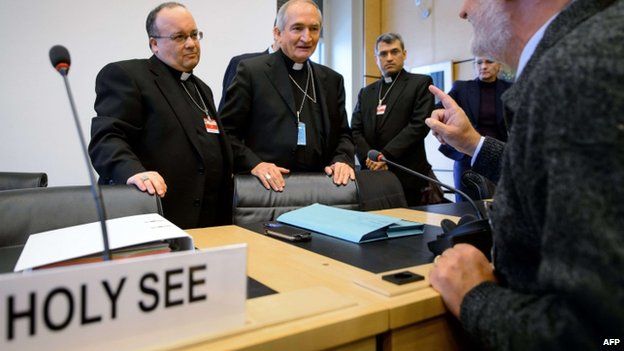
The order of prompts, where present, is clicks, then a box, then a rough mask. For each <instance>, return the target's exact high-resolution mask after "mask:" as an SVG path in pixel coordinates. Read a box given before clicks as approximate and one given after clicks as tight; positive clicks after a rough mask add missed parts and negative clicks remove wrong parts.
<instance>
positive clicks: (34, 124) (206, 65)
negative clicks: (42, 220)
mask: <svg viewBox="0 0 624 351" xmlns="http://www.w3.org/2000/svg"><path fill="white" fill-rule="evenodd" d="M161 2H162V1H160V0H107V1H97V0H50V1H48V0H20V1H10V0H0V48H2V55H0V67H3V72H2V79H1V80H0V145H1V147H0V171H20V172H28V171H32V172H39V171H44V172H47V173H48V176H49V184H50V186H58V185H70V184H71V185H73V184H87V183H88V176H87V172H86V167H85V165H84V161H83V156H82V154H81V151H80V145H79V142H78V136H77V134H76V130H75V127H74V124H73V120H72V117H71V110H70V107H69V102H68V100H67V97H66V95H65V88H64V85H63V82H62V79H61V77H60V75H59V74H58V73H57V72H56V71H54V69H53V68H52V66H51V65H50V61H49V58H48V50H49V49H50V47H52V46H53V45H55V44H62V45H64V46H66V47H67V48H68V49H69V51H70V53H71V57H72V66H71V69H70V74H69V79H70V82H71V86H72V90H73V93H74V97H75V99H76V104H77V108H78V114H79V116H80V121H81V123H82V129H83V132H84V133H85V135H86V136H87V142H88V139H89V135H90V132H89V131H90V126H91V117H93V116H94V115H95V111H94V110H93V102H94V101H95V91H94V86H95V77H96V75H97V73H98V71H99V70H100V69H101V68H102V67H103V66H104V65H105V64H107V63H108V62H112V61H117V60H124V59H130V58H146V57H149V56H150V55H151V52H150V51H149V47H148V44H147V34H146V33H145V18H146V16H147V13H148V12H149V11H150V10H151V9H152V8H153V7H155V6H157V5H158V4H159V3H161ZM182 2H183V3H184V4H185V5H186V6H187V7H188V8H189V10H190V11H191V12H192V13H193V15H194V17H195V21H196V22H197V25H198V28H199V29H201V30H203V31H204V40H203V41H202V42H201V45H202V59H201V61H200V64H199V66H198V67H197V68H196V69H195V73H196V74H197V75H198V76H199V77H200V78H202V79H203V80H204V81H205V82H206V83H207V84H208V85H209V86H210V87H211V88H212V89H213V92H214V95H215V101H217V102H218V101H219V99H220V97H221V82H222V79H223V72H224V70H225V67H226V66H227V63H228V62H229V59H230V58H231V57H232V56H234V55H237V54H240V53H243V52H253V51H262V50H264V49H265V48H266V47H267V46H268V45H269V44H270V43H271V41H272V34H271V29H272V26H273V19H274V17H275V6H276V5H275V0H227V1H217V0H186V1H184V0H182Z"/></svg>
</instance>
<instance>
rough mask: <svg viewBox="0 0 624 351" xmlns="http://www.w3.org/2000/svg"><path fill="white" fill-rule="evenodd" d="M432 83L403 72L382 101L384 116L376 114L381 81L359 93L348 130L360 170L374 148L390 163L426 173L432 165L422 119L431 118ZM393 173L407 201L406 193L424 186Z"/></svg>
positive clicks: (427, 79) (364, 165) (415, 180)
mask: <svg viewBox="0 0 624 351" xmlns="http://www.w3.org/2000/svg"><path fill="white" fill-rule="evenodd" d="M431 84H433V81H432V79H431V77H429V76H425V75H420V74H412V73H408V72H406V71H402V72H401V74H400V76H399V77H398V78H397V81H396V82H395V85H394V87H393V88H392V89H393V90H394V94H390V96H388V100H386V101H385V104H386V106H387V108H386V111H385V113H384V115H383V117H382V116H377V115H376V113H377V105H378V102H379V89H380V87H381V81H379V80H378V81H376V82H374V83H372V84H370V85H368V86H367V87H365V88H363V89H361V90H360V93H359V95H358V102H357V105H356V106H355V109H354V111H353V117H352V118H351V127H352V128H353V139H354V141H355V146H356V154H357V157H358V159H359V161H360V164H361V165H362V168H365V167H366V158H367V153H368V151H369V150H371V149H375V150H379V151H381V153H382V154H384V156H386V158H388V159H389V160H390V161H394V162H397V163H399V164H402V165H404V166H405V167H408V168H411V169H414V170H416V171H418V172H421V173H425V174H427V173H428V172H429V170H430V169H431V165H430V164H429V162H428V161H427V156H426V154H425V143H424V140H425V137H426V136H427V133H429V127H427V125H426V124H425V118H427V117H429V116H430V115H431V111H433V106H434V97H433V94H431V93H430V92H429V90H428V87H429V85H431ZM379 118H382V121H381V123H380V124H379V126H378V127H377V123H376V120H377V119H379ZM395 173H396V174H397V177H398V178H399V180H400V181H401V183H402V184H403V187H404V189H405V190H406V196H407V197H408V198H409V197H410V194H408V192H419V191H420V189H421V188H422V187H424V186H426V184H427V183H426V182H425V181H423V180H421V179H420V178H416V177H413V176H408V175H406V174H404V173H403V172H401V171H397V172H395ZM408 202H410V201H408ZM412 202H413V201H412Z"/></svg>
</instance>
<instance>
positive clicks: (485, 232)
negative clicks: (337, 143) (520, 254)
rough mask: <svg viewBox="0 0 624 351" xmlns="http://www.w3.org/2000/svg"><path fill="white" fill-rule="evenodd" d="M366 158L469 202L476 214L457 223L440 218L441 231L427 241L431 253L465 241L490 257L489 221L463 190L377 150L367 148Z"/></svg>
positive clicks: (463, 217)
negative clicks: (435, 237) (412, 168)
mask: <svg viewBox="0 0 624 351" xmlns="http://www.w3.org/2000/svg"><path fill="white" fill-rule="evenodd" d="M368 158H369V159H371V160H373V161H377V162H386V163H387V164H389V165H392V166H394V167H396V168H399V169H400V170H402V171H404V172H407V173H409V174H412V175H415V176H417V177H419V178H421V179H425V180H427V181H430V182H432V183H435V184H438V185H439V186H441V187H443V188H446V189H448V190H450V191H452V192H454V193H457V194H460V195H461V196H463V197H464V198H465V199H466V200H467V201H468V203H470V205H471V206H472V208H473V209H474V211H475V213H476V215H477V216H476V217H475V216H473V215H464V216H462V218H461V219H460V220H459V222H458V223H457V224H455V223H453V222H452V221H450V220H447V219H444V220H442V223H441V224H440V226H441V227H442V230H443V233H442V234H440V235H438V237H437V239H436V240H434V241H430V242H428V243H427V246H428V247H429V250H430V251H431V252H433V254H435V255H441V254H442V252H443V251H444V250H446V249H448V248H451V247H453V245H455V244H459V243H466V244H471V245H473V246H475V247H476V248H478V249H479V250H481V252H483V254H485V256H486V257H487V258H488V259H491V253H490V252H491V249H492V229H491V228H490V223H489V221H488V220H487V219H485V218H483V215H481V211H479V208H478V207H477V205H476V204H475V202H474V201H473V200H472V199H471V198H470V196H468V195H466V193H464V192H463V191H460V190H458V189H455V188H454V187H452V186H450V185H447V184H444V183H442V182H440V181H439V180H437V179H433V178H431V177H427V176H426V175H424V174H421V173H418V172H416V171H414V170H411V169H409V168H407V167H405V166H402V165H400V164H398V163H396V162H392V161H390V160H388V159H387V158H386V157H385V156H384V155H383V154H382V153H381V152H379V151H377V150H369V151H368Z"/></svg>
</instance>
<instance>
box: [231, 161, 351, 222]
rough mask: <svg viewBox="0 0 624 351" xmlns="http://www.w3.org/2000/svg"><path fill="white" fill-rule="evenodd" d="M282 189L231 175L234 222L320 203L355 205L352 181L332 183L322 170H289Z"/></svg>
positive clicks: (265, 218)
mask: <svg viewBox="0 0 624 351" xmlns="http://www.w3.org/2000/svg"><path fill="white" fill-rule="evenodd" d="M285 179H286V187H285V188H284V191H283V192H275V191H273V190H267V189H265V188H264V186H262V184H261V183H260V181H259V180H258V179H257V178H256V177H255V176H253V175H245V174H239V175H236V176H234V201H233V206H234V209H233V211H232V222H233V223H234V224H246V223H258V222H265V221H272V220H274V219H275V218H277V217H278V216H279V215H281V214H282V213H285V212H288V211H291V210H295V209H297V208H300V207H304V206H308V205H311V204H313V203H321V204H324V205H329V206H336V207H340V208H346V209H350V210H357V209H358V208H359V204H358V196H357V188H356V185H355V183H354V182H349V184H348V185H346V186H336V185H334V183H333V182H332V180H331V179H330V178H329V177H328V176H327V175H325V174H323V173H293V174H287V175H285Z"/></svg>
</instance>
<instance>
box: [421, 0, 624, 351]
mask: <svg viewBox="0 0 624 351" xmlns="http://www.w3.org/2000/svg"><path fill="white" fill-rule="evenodd" d="M460 16H461V17H462V18H465V19H468V20H469V21H470V22H471V24H472V25H473V27H474V29H475V39H474V42H473V51H475V52H474V53H475V54H476V55H491V56H493V57H495V58H497V59H500V60H502V61H503V62H505V63H507V64H509V65H510V66H512V67H515V68H517V77H518V78H517V81H516V83H515V84H514V86H512V87H511V88H510V89H509V90H508V91H507V92H506V93H505V94H504V95H503V103H504V105H505V118H506V121H507V124H508V126H509V127H510V132H509V139H508V142H507V144H504V143H502V142H500V141H497V140H495V139H492V138H488V137H486V138H482V137H481V136H480V135H479V134H478V133H477V132H476V131H475V130H474V128H472V126H471V124H470V122H469V121H468V119H467V117H466V115H465V113H464V112H463V111H462V110H461V109H460V108H459V107H458V106H457V104H456V103H455V102H454V101H453V100H452V99H451V98H450V97H449V96H448V95H446V94H444V93H443V92H441V91H440V90H438V89H436V88H435V87H431V88H430V89H431V91H432V92H434V94H436V95H437V96H438V97H439V98H441V100H442V102H443V105H444V109H441V110H436V111H434V113H433V114H432V116H431V118H429V119H427V120H426V123H427V125H429V127H430V128H431V130H432V131H433V133H434V135H435V136H436V137H437V138H438V139H439V140H440V141H441V142H442V143H447V144H449V145H451V146H453V147H455V148H456V149H458V150H459V151H462V152H464V153H466V154H468V155H471V156H473V160H474V164H473V169H474V170H475V171H479V172H480V173H482V174H484V175H485V176H488V177H489V178H491V179H493V180H496V179H497V178H498V177H499V176H500V180H499V183H498V188H497V193H496V196H495V198H494V205H493V211H492V213H491V222H492V231H493V236H494V252H493V262H492V263H493V264H490V263H489V262H488V261H487V260H486V258H485V256H484V255H483V254H482V253H481V252H480V251H478V250H477V249H475V248H474V247H473V246H470V245H466V244H459V245H456V246H455V247H454V248H452V249H449V250H447V251H445V252H444V253H443V254H442V256H440V257H436V260H435V263H434V268H433V270H432V271H431V274H430V281H431V284H432V286H433V287H434V288H435V289H436V290H438V291H439V292H440V294H441V295H442V298H443V300H444V302H445V303H446V305H447V307H448V308H449V310H450V311H451V312H452V313H453V314H454V315H455V316H457V317H459V319H460V320H461V322H462V324H463V326H464V328H465V329H466V330H467V331H468V332H469V333H470V334H471V335H472V336H474V337H475V339H476V340H478V341H479V342H480V343H481V344H482V346H483V347H485V348H488V349H500V350H555V349H561V350H590V349H598V348H602V347H604V346H603V345H613V342H612V341H611V340H613V339H619V340H622V339H624V204H623V202H622V201H624V93H623V92H624V0H575V1H570V0H551V1H540V0H516V1H502V0H487V1H484V0H465V1H464V5H463V7H462V10H461V13H460ZM620 346H621V345H620Z"/></svg>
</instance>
